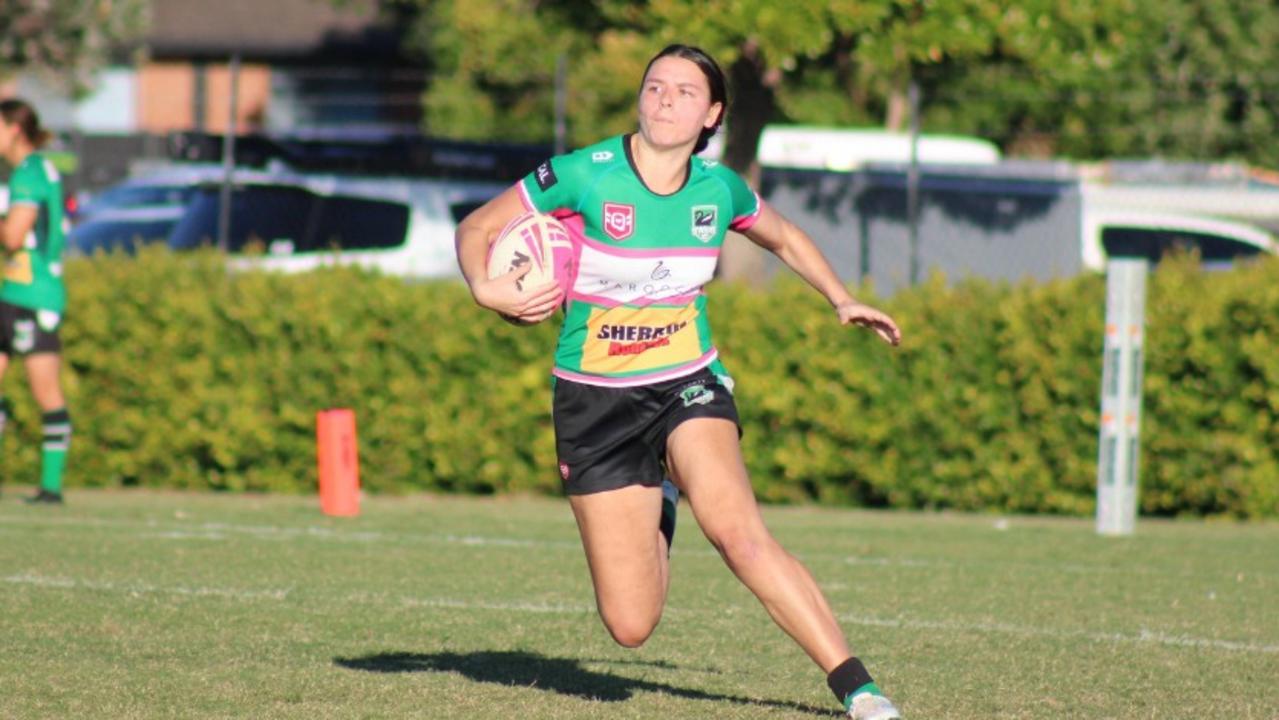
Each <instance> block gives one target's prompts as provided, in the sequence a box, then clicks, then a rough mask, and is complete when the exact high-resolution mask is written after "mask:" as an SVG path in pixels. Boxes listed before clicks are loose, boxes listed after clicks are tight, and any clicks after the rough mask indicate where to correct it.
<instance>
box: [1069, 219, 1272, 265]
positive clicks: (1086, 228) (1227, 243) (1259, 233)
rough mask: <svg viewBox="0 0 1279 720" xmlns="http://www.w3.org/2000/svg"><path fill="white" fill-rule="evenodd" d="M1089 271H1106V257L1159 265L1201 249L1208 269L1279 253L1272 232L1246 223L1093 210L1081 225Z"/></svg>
mask: <svg viewBox="0 0 1279 720" xmlns="http://www.w3.org/2000/svg"><path fill="white" fill-rule="evenodd" d="M1080 232H1081V238H1080V240H1081V246H1082V247H1081V250H1082V253H1083V264H1084V267H1085V268H1088V269H1090V270H1096V271H1103V270H1105V269H1106V258H1107V257H1113V256H1122V257H1142V258H1145V259H1147V260H1149V261H1150V262H1152V263H1154V262H1158V261H1159V259H1160V258H1162V257H1163V256H1164V255H1165V254H1167V253H1169V252H1172V251H1177V250H1195V251H1197V252H1198V254H1199V258H1200V261H1201V262H1202V264H1203V265H1204V266H1205V267H1208V268H1213V267H1223V266H1228V265H1230V264H1231V263H1232V262H1234V261H1235V260H1239V259H1246V258H1249V257H1254V256H1257V255H1261V254H1274V253H1275V252H1276V251H1279V247H1277V246H1276V243H1275V240H1274V238H1273V237H1272V236H1271V235H1270V233H1269V232H1267V231H1265V230H1262V229H1261V228H1259V227H1256V226H1254V225H1249V224H1246V223H1240V222H1233V221H1228V220H1220V219H1217V218H1211V217H1199V216H1194V215H1181V214H1176V213H1167V212H1142V211H1129V210H1115V209H1105V210H1097V209H1092V208H1089V207H1088V206H1087V204H1085V209H1084V212H1083V222H1082V223H1081V228H1080Z"/></svg>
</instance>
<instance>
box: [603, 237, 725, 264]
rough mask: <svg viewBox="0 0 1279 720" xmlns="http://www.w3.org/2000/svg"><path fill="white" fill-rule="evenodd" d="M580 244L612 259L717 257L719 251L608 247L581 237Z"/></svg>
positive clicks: (697, 248)
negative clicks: (610, 256)
mask: <svg viewBox="0 0 1279 720" xmlns="http://www.w3.org/2000/svg"><path fill="white" fill-rule="evenodd" d="M582 244H583V245H589V246H590V247H591V249H592V250H598V251H599V252H602V253H604V254H605V255H612V256H613V257H627V258H665V257H718V256H719V251H720V249H719V248H717V247H688V248H648V249H643V248H620V247H617V246H616V245H609V244H608V243H602V242H600V241H598V240H594V239H591V238H589V237H586V235H585V234H583V235H582Z"/></svg>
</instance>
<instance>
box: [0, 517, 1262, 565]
mask: <svg viewBox="0 0 1279 720" xmlns="http://www.w3.org/2000/svg"><path fill="white" fill-rule="evenodd" d="M7 523H10V524H15V525H16V524H31V525H67V526H72V527H108V528H110V527H118V528H122V529H126V530H134V531H137V532H136V535H137V536H138V537H143V538H149V539H158V540H179V541H180V540H206V541H220V540H226V539H228V538H229V537H231V536H237V537H250V538H255V539H258V540H263V541H268V542H270V541H287V540H298V539H308V540H320V541H331V542H350V543H382V544H385V543H404V544H412V543H424V544H443V545H460V546H464V547H477V548H484V547H497V548H525V549H530V550H569V551H573V552H581V550H582V545H581V543H580V541H578V540H577V539H573V540H534V539H527V538H515V537H501V536H491V535H455V534H448V533H403V532H385V531H378V530H343V529H340V528H337V529H335V528H331V527H323V526H317V525H308V526H295V527H289V526H278V525H240V524H233V523H220V522H203V523H202V522H184V521H182V520H181V519H177V520H139V521H130V520H110V519H105V518H61V517H49V516H44V517H39V516H18V515H15V516H9V517H0V530H4V529H5V527H4V526H5V524H7ZM672 552H673V554H674V555H677V556H681V557H716V556H717V555H718V554H717V553H716V552H715V550H714V549H712V548H708V547H703V548H701V549H697V548H688V547H683V548H681V547H680V546H679V543H676V546H675V548H674V550H673V551H672ZM795 554H796V555H798V556H799V557H800V558H801V559H809V558H812V559H818V558H820V559H824V560H829V559H835V560H838V561H841V562H844V563H847V564H849V565H870V566H876V567H895V568H919V569H940V568H960V567H977V566H981V567H1000V568H1027V569H1032V570H1042V571H1046V572H1060V573H1076V574H1081V575H1124V576H1133V575H1142V576H1150V577H1190V576H1194V577H1202V575H1203V573H1202V572H1199V571H1189V570H1175V569H1156V568H1149V567H1103V566H1100V565H1088V564H1085V563H1078V562H1074V563H1065V562H1062V563H1049V562H1032V561H1026V560H1001V561H998V562H992V561H961V560H951V559H944V558H919V557H882V556H860V555H848V554H846V553H837V552H828V551H820V550H817V551H809V550H805V551H795ZM1221 572H1222V574H1223V575H1225V576H1226V577H1228V578H1229V579H1230V580H1236V581H1237V580H1238V575H1239V573H1238V572H1237V571H1236V570H1234V569H1232V568H1229V567H1223V568H1222V569H1221ZM1246 575H1248V576H1251V577H1279V573H1264V572H1257V571H1251V572H1248V573H1246Z"/></svg>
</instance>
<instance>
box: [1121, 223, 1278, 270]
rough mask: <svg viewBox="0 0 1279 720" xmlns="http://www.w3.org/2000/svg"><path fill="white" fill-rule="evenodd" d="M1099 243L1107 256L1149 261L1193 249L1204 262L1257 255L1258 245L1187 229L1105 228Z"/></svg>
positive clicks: (1216, 261) (1219, 261)
mask: <svg viewBox="0 0 1279 720" xmlns="http://www.w3.org/2000/svg"><path fill="white" fill-rule="evenodd" d="M1101 244H1102V247H1104V248H1105V249H1106V254H1107V255H1109V256H1110V257H1141V258H1146V259H1147V260H1149V261H1151V262H1158V261H1159V259H1160V258H1162V257H1163V256H1164V255H1167V254H1168V253H1169V252H1172V251H1175V250H1197V251H1198V252H1199V258H1200V260H1201V261H1203V262H1204V263H1206V264H1219V263H1223V262H1229V261H1231V260H1234V259H1236V258H1247V257H1253V256H1255V255H1258V254H1259V253H1260V252H1261V248H1258V247H1257V246H1256V245H1253V244H1251V243H1249V242H1246V241H1244V240H1240V239H1237V238H1232V237H1226V236H1224V235H1213V234H1211V233H1199V232H1192V231H1187V230H1163V229H1157V228H1135V227H1107V228H1104V229H1103V230H1102V233H1101Z"/></svg>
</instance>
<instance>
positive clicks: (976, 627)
mask: <svg viewBox="0 0 1279 720" xmlns="http://www.w3.org/2000/svg"><path fill="white" fill-rule="evenodd" d="M839 619H840V621H842V622H846V623H849V624H851V625H866V626H870V627H883V628H906V629H910V630H945V631H949V632H960V633H982V634H992V635H1020V636H1023V637H1044V638H1054V639H1069V638H1083V639H1085V640H1089V641H1091V642H1095V643H1107V644H1114V645H1118V644H1127V643H1136V644H1152V645H1168V646H1172V647H1186V648H1195V649H1198V650H1227V651H1231V652H1247V653H1267V654H1271V653H1279V645H1267V644H1262V643H1251V642H1239V641H1234V640H1215V639H1211V638H1197V637H1191V636H1188V635H1170V634H1168V633H1165V632H1161V631H1157V630H1148V629H1145V628H1143V629H1141V630H1140V631H1139V632H1136V633H1119V632H1096V631H1093V630H1070V629H1065V628H1050V627H1026V626H1022V625H1010V624H1008V623H969V622H956V621H951V620H917V619H906V618H877V617H871V616H865V615H840V616H839Z"/></svg>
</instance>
